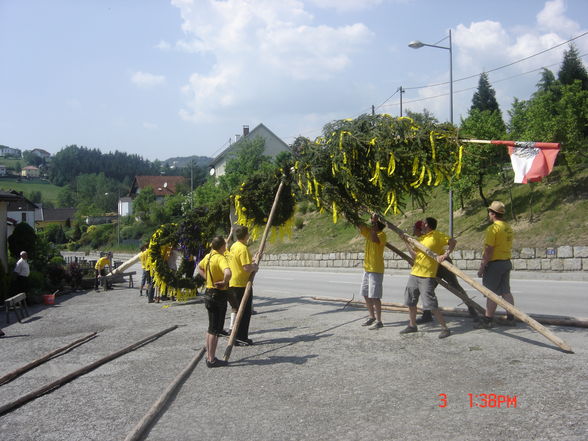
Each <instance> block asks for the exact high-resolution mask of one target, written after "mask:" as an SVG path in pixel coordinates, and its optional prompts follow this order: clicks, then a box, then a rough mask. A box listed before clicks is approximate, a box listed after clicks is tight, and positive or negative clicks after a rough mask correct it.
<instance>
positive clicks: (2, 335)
mask: <svg viewBox="0 0 588 441" xmlns="http://www.w3.org/2000/svg"><path fill="white" fill-rule="evenodd" d="M5 335H6V334H5V333H4V331H3V330H2V329H0V338H2V337H4V336H5Z"/></svg>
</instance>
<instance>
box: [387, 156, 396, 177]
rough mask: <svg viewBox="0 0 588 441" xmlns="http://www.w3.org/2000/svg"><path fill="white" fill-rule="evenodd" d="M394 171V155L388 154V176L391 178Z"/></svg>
mask: <svg viewBox="0 0 588 441" xmlns="http://www.w3.org/2000/svg"><path fill="white" fill-rule="evenodd" d="M395 170H396V158H394V153H392V152H390V160H389V161H388V176H392V175H393V174H394V171H395Z"/></svg>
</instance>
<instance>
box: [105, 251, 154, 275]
mask: <svg viewBox="0 0 588 441" xmlns="http://www.w3.org/2000/svg"><path fill="white" fill-rule="evenodd" d="M143 253H146V251H142V252H140V253H138V254H135V255H134V256H133V257H131V258H130V259H129V260H127V261H126V262H124V263H121V264H120V266H119V267H118V268H115V269H113V270H112V271H110V272H109V273H108V274H107V276H114V275H115V274H117V273H121V272H124V270H126V269H127V268H128V267H130V266H131V265H134V264H135V263H137V262H138V261H139V259H140V258H141V254H143Z"/></svg>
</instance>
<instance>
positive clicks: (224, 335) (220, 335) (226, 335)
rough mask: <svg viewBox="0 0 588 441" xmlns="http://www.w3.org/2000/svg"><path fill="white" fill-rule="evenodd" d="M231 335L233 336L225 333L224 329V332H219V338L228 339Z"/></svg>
mask: <svg viewBox="0 0 588 441" xmlns="http://www.w3.org/2000/svg"><path fill="white" fill-rule="evenodd" d="M229 335H231V334H229V333H228V332H227V331H225V330H224V329H223V330H222V331H218V336H219V337H228V336H229Z"/></svg>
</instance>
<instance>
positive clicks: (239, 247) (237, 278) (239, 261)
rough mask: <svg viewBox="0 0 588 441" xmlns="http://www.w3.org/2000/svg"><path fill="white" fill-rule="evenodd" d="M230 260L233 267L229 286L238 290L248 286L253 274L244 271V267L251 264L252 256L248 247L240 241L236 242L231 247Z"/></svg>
mask: <svg viewBox="0 0 588 441" xmlns="http://www.w3.org/2000/svg"><path fill="white" fill-rule="evenodd" d="M228 258H229V266H230V267H231V281H230V282H229V286H234V287H237V288H243V287H245V286H247V282H248V281H249V276H250V275H251V273H248V272H247V271H245V270H244V269H243V266H244V265H250V264H251V254H250V253H249V248H247V245H245V244H244V243H242V242H239V241H237V242H235V243H234V244H233V245H231V252H230V253H229V257H228Z"/></svg>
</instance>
